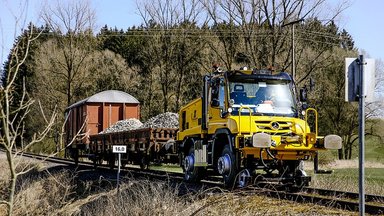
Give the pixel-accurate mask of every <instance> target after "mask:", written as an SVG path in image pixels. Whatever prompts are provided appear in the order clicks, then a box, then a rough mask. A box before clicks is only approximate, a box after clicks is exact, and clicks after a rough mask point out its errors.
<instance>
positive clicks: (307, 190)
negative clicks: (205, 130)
mask: <svg viewBox="0 0 384 216" xmlns="http://www.w3.org/2000/svg"><path fill="white" fill-rule="evenodd" d="M22 156H24V157H29V158H34V159H38V160H43V161H46V162H51V163H58V164H66V165H69V166H75V162H74V161H72V160H69V159H63V158H57V157H47V156H42V155H38V154H31V153H24V154H22ZM78 165H79V166H82V167H85V168H91V169H94V164H93V163H92V162H79V164H78ZM97 169H99V170H108V172H110V171H111V170H110V168H109V166H108V165H98V168H97ZM128 173H129V175H132V176H134V177H145V178H150V179H158V180H170V179H171V180H172V181H173V182H177V183H182V182H183V176H184V174H183V173H177V172H169V171H158V170H142V169H140V168H138V167H137V168H136V167H131V166H130V167H128V168H122V176H124V175H127V174H128ZM110 180H112V181H113V179H110ZM189 186H191V185H189ZM186 187H188V185H187V186H186ZM192 187H195V190H199V189H198V188H202V187H204V188H214V187H220V188H223V184H222V183H221V178H220V177H210V178H209V179H207V180H203V181H202V182H201V184H200V186H199V187H198V188H196V185H192ZM290 189H291V190H292V189H293V191H295V192H289V191H287V188H286V187H284V186H281V185H276V184H269V183H258V184H257V186H254V185H253V186H248V187H245V188H240V189H235V190H234V191H235V192H238V193H240V194H244V195H255V194H258V195H265V196H269V197H274V198H277V199H285V200H291V201H295V202H300V203H313V204H317V205H322V206H327V207H332V208H337V209H342V210H347V211H355V212H357V211H359V203H358V197H359V194H358V193H353V192H346V191H335V190H327V189H320V188H311V187H304V188H301V189H299V188H294V187H290ZM189 191H190V190H189ZM365 199H366V205H365V210H366V213H368V214H372V215H380V214H384V196H378V195H366V197H365Z"/></svg>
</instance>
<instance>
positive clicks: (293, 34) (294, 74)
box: [282, 19, 304, 80]
mask: <svg viewBox="0 0 384 216" xmlns="http://www.w3.org/2000/svg"><path fill="white" fill-rule="evenodd" d="M302 21H304V19H298V20H295V21H292V22H289V23H286V24H284V25H282V27H285V26H289V25H292V36H291V38H292V41H291V43H292V53H291V56H292V72H291V73H292V78H293V80H295V77H296V64H295V62H296V60H295V24H296V23H299V22H302Z"/></svg>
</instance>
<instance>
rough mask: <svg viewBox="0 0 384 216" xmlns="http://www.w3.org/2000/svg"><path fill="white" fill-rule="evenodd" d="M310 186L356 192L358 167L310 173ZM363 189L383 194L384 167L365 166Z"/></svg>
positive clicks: (367, 191)
mask: <svg viewBox="0 0 384 216" xmlns="http://www.w3.org/2000/svg"><path fill="white" fill-rule="evenodd" d="M311 176H312V186H314V187H319V188H326V189H332V190H342V191H351V192H358V188H359V187H358V180H359V169H356V168H345V169H335V170H334V172H333V173H332V174H313V173H312V174H311ZM365 190H366V193H368V194H377V195H384V168H365Z"/></svg>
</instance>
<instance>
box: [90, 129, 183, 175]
mask: <svg viewBox="0 0 384 216" xmlns="http://www.w3.org/2000/svg"><path fill="white" fill-rule="evenodd" d="M177 130H178V129H176V128H141V129H135V130H129V131H122V132H113V133H104V134H103V133H102V134H95V135H91V136H90V143H89V154H88V155H89V159H91V160H92V161H93V162H94V163H95V165H97V164H101V163H102V162H103V161H106V162H107V163H108V164H109V165H110V166H111V167H113V166H114V165H115V160H116V158H115V155H114V154H113V153H112V146H113V145H123V146H126V149H127V153H124V154H122V155H121V159H122V165H126V164H136V165H140V167H141V168H143V169H145V168H147V167H148V165H149V163H151V162H153V163H178V161H179V159H178V154H177V149H176V148H177V146H176V145H175V144H174V140H175V138H176V133H177Z"/></svg>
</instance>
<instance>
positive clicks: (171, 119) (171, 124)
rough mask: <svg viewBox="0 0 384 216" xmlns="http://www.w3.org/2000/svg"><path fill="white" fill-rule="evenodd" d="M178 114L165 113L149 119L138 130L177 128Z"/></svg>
mask: <svg viewBox="0 0 384 216" xmlns="http://www.w3.org/2000/svg"><path fill="white" fill-rule="evenodd" d="M178 127H179V114H177V113H172V112H166V113H162V114H159V115H157V116H154V117H152V118H150V119H149V120H148V121H147V122H145V123H144V124H143V125H142V126H141V127H140V128H178Z"/></svg>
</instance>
